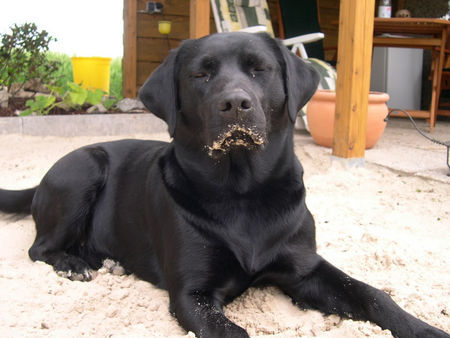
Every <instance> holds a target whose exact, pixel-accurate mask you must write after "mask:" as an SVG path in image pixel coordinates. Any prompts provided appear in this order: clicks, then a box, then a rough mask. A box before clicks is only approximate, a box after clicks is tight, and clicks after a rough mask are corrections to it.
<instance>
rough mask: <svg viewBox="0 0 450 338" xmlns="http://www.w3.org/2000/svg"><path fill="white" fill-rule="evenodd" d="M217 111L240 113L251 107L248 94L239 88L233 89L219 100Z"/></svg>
mask: <svg viewBox="0 0 450 338" xmlns="http://www.w3.org/2000/svg"><path fill="white" fill-rule="evenodd" d="M218 108H219V111H221V112H224V113H240V112H245V111H248V110H250V109H252V100H251V98H250V96H249V95H248V94H247V93H246V92H244V91H242V90H240V91H233V92H231V93H229V94H226V95H224V97H223V98H222V99H221V100H220V101H219V106H218Z"/></svg>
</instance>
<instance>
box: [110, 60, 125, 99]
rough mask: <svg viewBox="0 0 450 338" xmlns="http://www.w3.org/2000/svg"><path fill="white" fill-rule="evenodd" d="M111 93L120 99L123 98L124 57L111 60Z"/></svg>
mask: <svg viewBox="0 0 450 338" xmlns="http://www.w3.org/2000/svg"><path fill="white" fill-rule="evenodd" d="M109 91H110V95H111V96H114V97H116V98H117V99H118V100H121V99H123V95H122V58H114V59H112V61H111V75H110V90H109Z"/></svg>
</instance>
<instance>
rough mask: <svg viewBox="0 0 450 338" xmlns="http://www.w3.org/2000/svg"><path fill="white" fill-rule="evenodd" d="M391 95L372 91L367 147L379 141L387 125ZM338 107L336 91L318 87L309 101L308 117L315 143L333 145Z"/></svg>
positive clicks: (369, 106) (370, 95)
mask: <svg viewBox="0 0 450 338" xmlns="http://www.w3.org/2000/svg"><path fill="white" fill-rule="evenodd" d="M388 100H389V95H388V94H386V93H381V92H370V94H369V105H368V112H367V130H366V149H370V148H372V147H373V146H375V144H376V143H377V142H378V140H379V139H380V137H381V135H383V132H384V129H385V127H386V122H385V121H384V119H385V118H386V116H387V114H388V107H387V105H386V102H387V101H388ZM335 109H336V92H335V91H334V90H326V89H318V90H317V91H316V93H315V94H314V96H313V97H312V98H311V100H310V101H309V103H308V107H307V112H306V118H307V120H308V126H309V131H310V133H311V136H312V138H313V140H314V142H315V143H317V144H318V145H321V146H325V147H332V145H333V134H334V114H335Z"/></svg>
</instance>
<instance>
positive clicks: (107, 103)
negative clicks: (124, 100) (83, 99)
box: [102, 98, 117, 110]
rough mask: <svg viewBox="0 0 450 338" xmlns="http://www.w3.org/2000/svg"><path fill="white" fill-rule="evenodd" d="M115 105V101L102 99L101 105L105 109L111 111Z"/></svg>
mask: <svg viewBox="0 0 450 338" xmlns="http://www.w3.org/2000/svg"><path fill="white" fill-rule="evenodd" d="M116 103H117V99H111V98H109V99H104V100H103V102H102V104H103V106H104V107H105V108H106V109H108V110H109V109H111V108H112V107H113V106H114V105H115V104H116Z"/></svg>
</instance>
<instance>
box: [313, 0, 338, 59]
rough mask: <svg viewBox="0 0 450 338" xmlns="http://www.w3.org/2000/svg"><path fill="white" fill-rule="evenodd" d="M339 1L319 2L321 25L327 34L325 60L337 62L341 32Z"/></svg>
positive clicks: (324, 42) (318, 0) (324, 44)
mask: <svg viewBox="0 0 450 338" xmlns="http://www.w3.org/2000/svg"><path fill="white" fill-rule="evenodd" d="M339 4H340V1H339V0H317V5H318V9H319V24H320V28H321V29H322V32H323V33H324V34H325V39H324V40H323V47H324V49H325V60H336V57H337V45H338V32H339V26H338V22H339Z"/></svg>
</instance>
